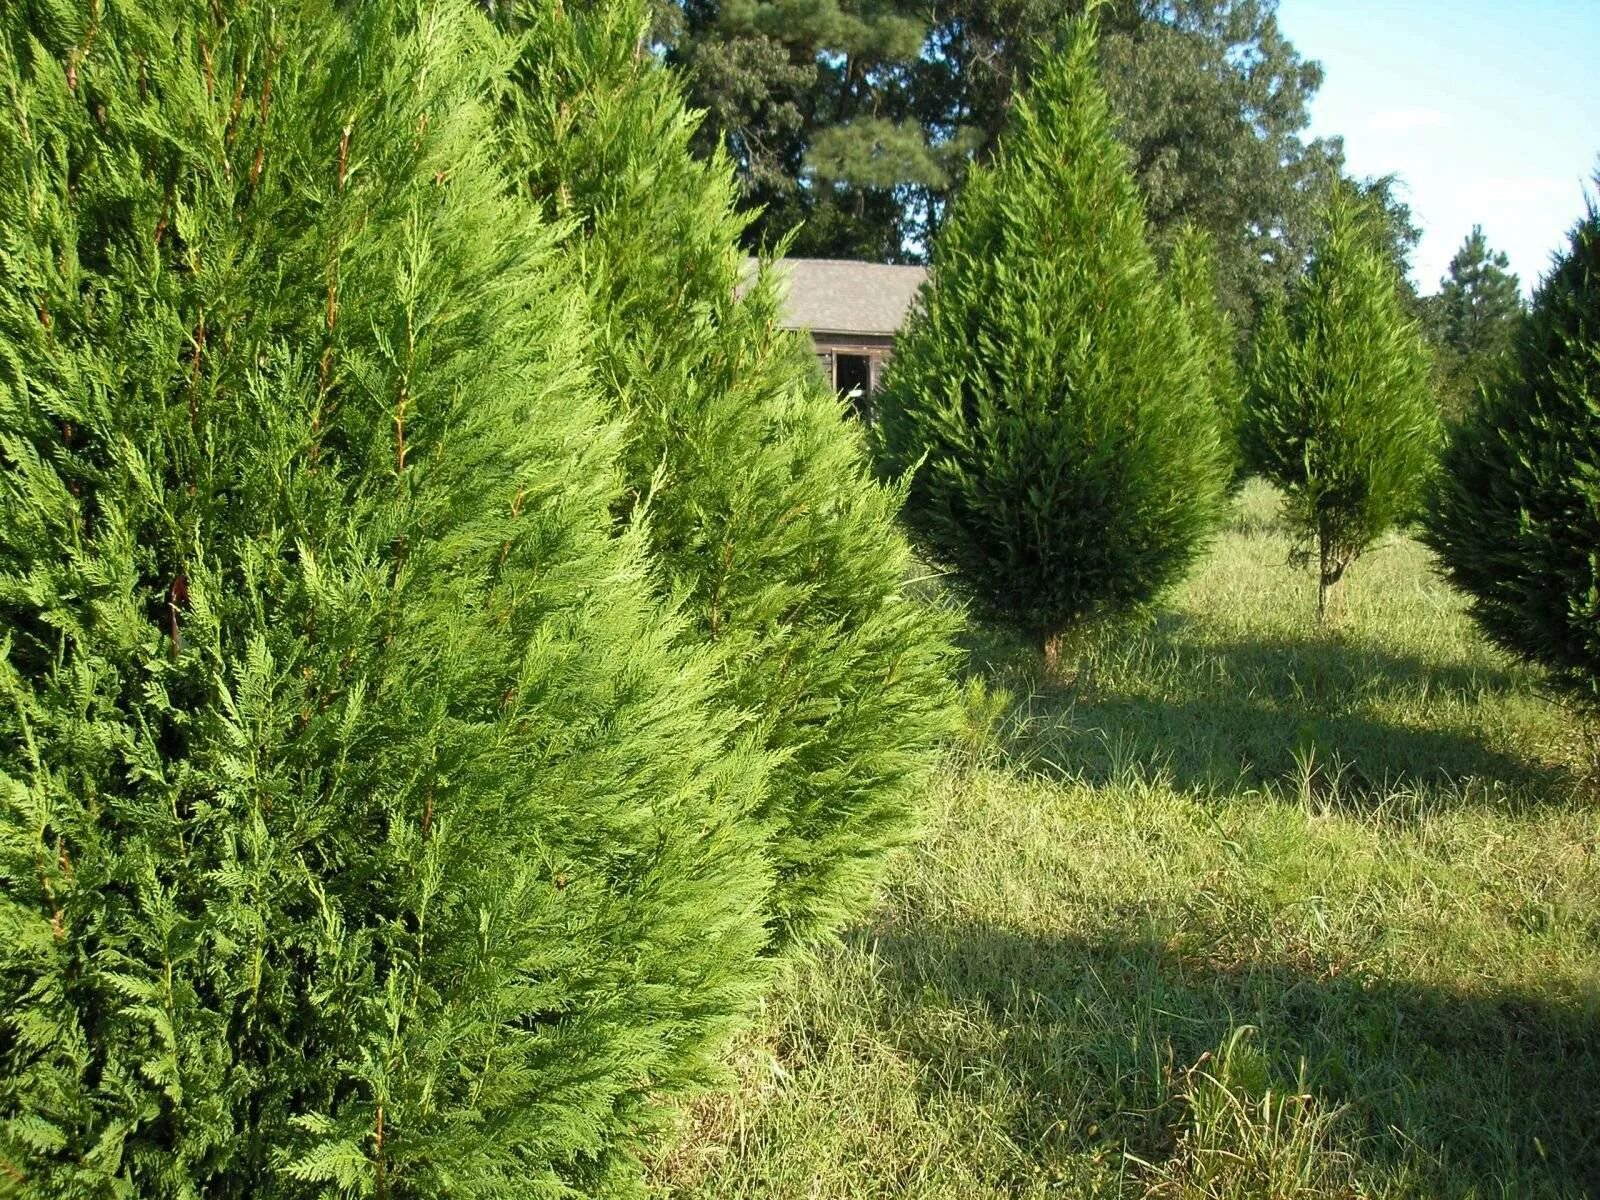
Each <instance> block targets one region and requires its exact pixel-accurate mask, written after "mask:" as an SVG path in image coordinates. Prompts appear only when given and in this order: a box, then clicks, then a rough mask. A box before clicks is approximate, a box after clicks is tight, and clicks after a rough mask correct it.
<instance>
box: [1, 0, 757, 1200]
mask: <svg viewBox="0 0 1600 1200" xmlns="http://www.w3.org/2000/svg"><path fill="white" fill-rule="evenodd" d="M505 65H506V64H505V63H504V62H503V61H502V56H501V53H500V43H499V42H498V40H497V39H495V38H494V37H493V36H492V33H491V31H490V30H489V29H488V27H487V25H486V24H485V23H483V22H482V20H481V18H479V17H477V16H476V15H475V14H474V13H473V12H472V11H471V10H470V9H468V8H466V7H465V6H464V5H461V4H458V3H453V2H449V0H375V2H373V3H368V4H363V5H361V6H359V8H354V7H350V6H339V7H337V8H336V7H335V6H334V5H332V4H331V3H330V4H322V3H318V2H317V0H307V2H305V3H301V4H294V5H283V6H272V5H264V4H246V3H243V2H242V0H241V2H238V3H234V2H232V0H206V2H204V3H201V2H199V0H195V2H193V3H190V2H187V0H147V2H145V3H142V4H141V3H135V2H133V0H126V2H122V3H117V4H104V5H86V6H36V5H26V6H12V7H10V8H7V9H6V10H5V12H4V14H3V15H0V96H3V97H4V99H3V101H0V103H3V104H4V106H5V118H4V120H0V247H3V250H0V1178H3V1179H4V1181H5V1182H4V1186H3V1187H0V1191H4V1192H5V1194H7V1195H16V1196H22V1197H29V1198H35V1197H37V1198H41V1200H42V1198H46V1197H48V1198H50V1200H73V1198H80V1197H81V1198H88V1197H107V1196H130V1197H132V1196H137V1197H141V1198H150V1200H169V1198H170V1200H177V1198H179V1197H196V1196H207V1197H218V1198H228V1197H238V1198H243V1197H252V1198H259V1197H265V1198H269V1200H270V1198H273V1197H291V1196H292V1197H304V1196H312V1195H318V1196H332V1195H339V1196H374V1197H390V1198H393V1200H400V1198H403V1197H415V1198H418V1200H420V1198H423V1197H430V1198H431V1197H438V1196H447V1195H448V1196H474V1197H507V1198H509V1197H527V1196H551V1197H555V1196H568V1195H571V1194H574V1192H577V1193H581V1194H596V1193H598V1192H603V1191H605V1190H606V1189H607V1188H609V1187H611V1186H613V1185H614V1184H618V1183H619V1181H620V1182H625V1181H626V1180H627V1178H628V1177H629V1171H628V1166H627V1162H626V1158H627V1154H626V1152H627V1149H628V1147H629V1145H630V1144H631V1142H632V1141H633V1140H634V1137H635V1133H634V1131H635V1130H636V1128H637V1127H638V1125H639V1122H640V1121H641V1120H642V1118H643V1117H644V1116H645V1115H646V1112H647V1110H648V1109H649V1107H650V1106H651V1105H653V1104H654V1103H656V1102H657V1099H658V1098H659V1097H661V1096H662V1095H670V1094H672V1093H673V1092H675V1091H679V1090H681V1089H682V1088H683V1087H684V1086H686V1085H687V1084H690V1083H692V1082H693V1081H695V1080H696V1079H697V1078H698V1077H699V1076H700V1075H701V1074H703V1072H704V1071H705V1069H706V1057H707V1054H708V1051H709V1050H710V1049H711V1048H712V1047H713V1046H715V1045H716V1043H717V1039H718V1038H719V1037H720V1036H721V1035H722V1034H723V1032H724V1031H725V1030H726V1028H727V1026H728V1025H729V1024H730V1022H731V1021H732V1020H734V1019H735V1018H736V1017H737V1015H738V1014H739V1013H740V1012H741V1011H742V1010H743V1009H744V1007H745V1006H746V1005H747V1004H748V1003H749V1002H750V1001H751V999H752V997H753V995H754V994H755V993H756V991H757V990H758V989H759V987H760V985H761V981H762V977H761V972H760V970H759V959H758V952H759V950H760V947H761V946H762V944H763V942H764V938H765V930H764V927H763V923H762V910H761V905H762V901H763V899H764V895H765V888H766V878H765V870H764V868H763V867H762V865H761V860H760V849H761V848H760V846H759V844H758V842H757V839H756V837H755V834H754V831H752V830H751V829H750V828H749V826H748V824H747V822H746V821H745V820H744V816H745V809H746V806H747V805H748V804H749V803H750V802H751V801H752V800H753V798H754V796H755V795H757V794H759V790H760V786H761V780H762V774H761V772H762V767H763V760H762V758H761V756H760V755H758V754H754V753H752V752H751V751H749V750H748V749H747V748H744V747H742V746H740V745H739V744H737V743H734V742H732V741H730V729H729V721H728V719H727V718H725V717H724V716H721V715H719V714H720V713H721V712H722V710H721V708H720V707H716V706H712V705H711V704H709V703H708V701H707V697H708V693H709V689H710V687H711V682H712V681H711V674H710V671H711V664H710V663H709V662H708V661H707V660H706V659H705V658H704V657H703V656H700V657H697V656H694V655H689V654H686V653H684V652H681V651H678V650H675V649H673V648H672V647H671V645H670V643H671V642H672V641H673V639H674V637H675V634H676V631H675V629H674V628H673V626H672V624H671V622H670V621H665V620H663V618H662V614H661V612H660V610H659V609H658V607H657V606H656V605H655V603H654V602H653V601H652V600H651V598H650V595H649V590H648V585H647V583H646V580H645V567H644V560H643V547H642V546H641V545H640V544H639V539H638V538H637V537H636V536H632V535H629V536H625V537H622V538H618V537H616V536H615V534H614V531H613V529H612V522H611V519H610V516H609V513H608V511H607V506H608V504H609V501H610V498H611V496H612V495H613V494H614V491H615V487H616V481H615V476H614V461H613V455H614V453H615V450H616V445H617V442H616V438H615V436H614V433H613V431H612V430H610V429H609V428H608V427H607V426H606V425H604V424H602V423H601V421H600V409H599V406H598V402H597V397H596V396H595V395H594V394H593V392H592V390H591V386H590V383H589V381H588V378H587V375H586V372H585V370H584V368H583V356H584V353H585V349H586V347H585V342H584V338H585V332H584V330H583V328H582V327H581V325H580V324H579V318H580V317H581V309H582V298H581V296H579V295H578V294H577V293H575V292H574V291H573V289H571V288H570V287H569V286H567V285H566V284H565V283H564V282H563V280H564V274H563V272H562V270H561V269H560V264H559V261H558V259H557V257H556V254H555V251H554V247H553V237H552V235H551V233H550V232H549V231H548V230H547V229H545V228H544V227H542V226H541V225H540V224H539V222H538V221H537V220H535V219H533V218H532V215H531V214H529V213H528V212H527V211H526V209H525V208H524V207H522V206H518V205H516V204H514V203H512V202H511V201H510V200H509V199H508V198H507V195H506V184H505V179H504V176H503V174H502V173H501V172H500V171H499V170H498V169H497V167H496V165H495V163H494V162H493V159H492V154H493V148H494V114H493V113H492V112H490V111H488V110H487V108H486V106H485V105H484V104H483V103H482V100H481V97H483V96H484V95H485V94H487V93H488V92H489V91H490V90H491V89H492V88H493V87H494V86H495V84H496V79H497V76H498V72H499V71H501V70H503V69H504V67H505Z"/></svg>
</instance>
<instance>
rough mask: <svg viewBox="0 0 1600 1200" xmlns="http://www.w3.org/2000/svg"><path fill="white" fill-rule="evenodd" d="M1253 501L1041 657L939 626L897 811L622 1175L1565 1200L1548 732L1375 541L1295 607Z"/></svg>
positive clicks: (694, 1186)
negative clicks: (959, 637) (1048, 675)
mask: <svg viewBox="0 0 1600 1200" xmlns="http://www.w3.org/2000/svg"><path fill="white" fill-rule="evenodd" d="M1272 513H1273V499H1272V496H1271V494H1270V492H1267V491H1266V490H1265V489H1263V488H1261V487H1259V486H1252V487H1250V488H1247V489H1246V491H1245V494H1244V495H1243V496H1242V497H1241V499H1240V503H1239V515H1238V518H1237V519H1236V521H1235V522H1234V523H1233V525H1232V526H1231V527H1230V528H1229V529H1228V530H1226V531H1225V532H1224V533H1223V535H1222V536H1221V537H1220V538H1219V540H1218V542H1217V545H1216V546H1215V547H1214V549H1213V551H1212V553H1211V555H1210V557H1209V558H1208V559H1207V561H1206V562H1205V563H1204V564H1203V566H1202V567H1201V569H1199V570H1198V571H1197V572H1196V574H1195V576H1194V578H1193V579H1191V580H1190V581H1189V582H1188V584H1186V585H1185V587H1184V588H1182V589H1181V590H1180V591H1179V593H1178V594H1177V595H1176V596H1175V597H1173V599H1172V602H1171V603H1170V605H1169V606H1168V607H1167V608H1166V609H1164V610H1163V611H1162V612H1161V613H1160V614H1158V615H1157V616H1155V617H1153V618H1151V619H1150V620H1149V621H1147V622H1146V623H1145V624H1144V625H1142V626H1140V627H1138V628H1135V629H1132V630H1123V631H1120V632H1118V633H1115V634H1103V635H1101V636H1100V637H1098V638H1096V639H1089V640H1086V641H1085V642H1084V644H1083V645H1082V646H1081V647H1080V648H1079V658H1078V663H1077V669H1076V670H1075V671H1074V672H1073V673H1072V674H1071V677H1070V678H1069V679H1068V681H1067V682H1066V683H1064V684H1052V685H1048V686H1047V685H1046V684H1045V683H1044V682H1043V681H1042V679H1041V678H1040V675H1039V672H1038V670H1037V662H1036V659H1035V657H1034V651H1032V650H1031V649H1030V648H1027V647H1022V646H1019V645H1017V644H1015V643H1013V642H1011V641H1009V640H1008V639H1007V638H1005V637H1004V636H1003V635H1000V634H997V633H995V632H993V631H977V633H975V643H976V645H975V651H976V653H975V656H974V657H975V662H976V663H977V666H976V668H975V670H974V677H973V679H972V680H971V681H969V684H968V692H967V711H968V723H969V727H970V728H969V736H968V737H967V739H966V740H965V741H964V742H963V743H962V744H961V745H960V746H959V747H958V748H957V750H956V751H955V752H953V753H952V755H951V759H950V762H949V765H948V766H947V768H946V770H945V771H944V773H943V774H942V776H941V778H940V779H939V781H938V784H937V786H936V787H935V788H934V789H933V792H932V794H931V795H930V797H929V801H928V804H929V832H928V836H927V838H926V839H925V841H924V842H923V844H922V846H921V847H920V848H919V849H918V850H916V851H915V852H912V853H909V854H908V855H907V856H906V857H905V859H903V860H902V862H901V863H900V864H899V865H898V866H897V868H896V869H895V870H894V871H892V872H891V873H890V882H889V885H888V886H887V888H886V891H885V895H884V898H883V901H882V903H881V904H880V906H879V908H878V909H877V911H876V912H875V913H874V914H873V915H872V917H871V918H870V919H869V920H867V921H865V922H864V923H863V924H862V925H861V926H860V927H859V928H857V929H855V930H852V931H850V932H849V933H848V934H847V935H846V936H845V937H844V938H843V939H842V941H841V942H840V943H838V944H836V945H833V946H830V947H826V948H824V949H822V950H819V951H818V952H816V953H815V954H813V955H812V956H811V957H809V958H807V959H805V960H804V961H802V962H800V963H798V964H796V965H795V966H794V967H793V969H792V970H791V971H790V972H789V974H788V975H787V976H786V978H785V979H784V980H783V982H782V983H781V985H780V986H779V987H778V989H777V990H776V991H775V992H774V994H773V995H772V996H771V997H770V998H769V1001H768V1008H767V1011H766V1012H765V1014H764V1017H763V1020H762V1021H761V1023H760V1026H759V1028H758V1029H757V1030H756V1031H754V1032H753V1033H752V1034H751V1036H750V1037H749V1038H747V1039H746V1041H745V1042H744V1043H743V1044H742V1045H741V1046H740V1047H739V1051H738V1058H737V1062H736V1066H737V1071H738V1077H739V1085H738V1088H737V1090H734V1091H731V1092H729V1093H727V1094H725V1095H721V1096H717V1097H711V1098H709V1099H707V1100H706V1101H705V1102H703V1103H702V1105H701V1106H700V1107H699V1108H697V1109H696V1110H694V1111H693V1112H690V1113H686V1114H685V1116H684V1122H683V1127H682V1129H681V1130H680V1133H679V1136H678V1137H677V1139H676V1141H675V1142H674V1144H673V1146H672V1147H671V1149H670V1150H669V1151H668V1152H667V1153H666V1154H665V1156H664V1157H663V1158H661V1159H660V1160H659V1161H658V1162H657V1163H656V1165H655V1170H654V1172H653V1183H654V1186H655V1187H656V1188H657V1189H658V1191H659V1192H660V1193H661V1194H662V1195H682V1196H692V1197H698V1198H702V1200H722V1198H732V1197H749V1198H752V1200H754V1198H755V1197H763V1198H765V1197H773V1198H778V1200H782V1198H787V1197H794V1198H796V1200H798V1198H800V1197H806V1198H808V1200H810V1198H817V1200H821V1198H826V1197H838V1198H840V1200H843V1198H845V1197H864V1196H888V1195H893V1196H910V1197H925V1198H930V1200H931V1198H934V1197H949V1198H952V1200H954V1198H957V1197H962V1198H965V1197H975V1198H983V1197H1001V1196H1006V1197H1045V1196H1055V1197H1059V1196H1072V1197H1077V1196H1085V1197H1094V1196H1107V1197H1119V1198H1135V1197H1162V1198H1179V1197H1181V1198H1186V1200H1187V1198H1200V1197H1262V1198H1267V1197H1273V1198H1277V1197H1292V1196H1306V1197H1310V1196H1396V1197H1398V1196H1415V1197H1424V1196H1450V1197H1463V1198H1465V1197H1468V1196H1473V1197H1479V1198H1485V1200H1486V1198H1488V1197H1543V1196H1551V1197H1557V1196H1559V1197H1581V1196H1590V1195H1600V818H1597V815H1596V808H1595V801H1594V797H1593V793H1592V792H1591V791H1587V790H1585V789H1584V788H1582V787H1580V786H1579V779H1580V776H1581V773H1582V770H1583V763H1582V762H1581V760H1580V752H1579V749H1578V748H1579V747H1580V746H1581V744H1582V743H1581V742H1580V740H1579V738H1578V736H1577V733H1576V729H1575V726H1574V724H1573V722H1572V720H1571V718H1570V716H1569V715H1568V714H1567V713H1565V712H1563V711H1562V710H1561V709H1559V708H1558V707H1556V706H1554V705H1552V704H1551V703H1549V702H1548V701H1547V700H1546V699H1544V698H1543V697H1542V696H1541V695H1540V692H1539V680H1538V678H1537V677H1536V676H1534V675H1533V674H1531V673H1530V672H1528V671H1526V670H1524V669H1523V668H1520V667H1518V666H1516V665H1514V664H1512V663H1510V662H1508V661H1507V660H1505V659H1504V658H1502V657H1501V656H1500V655H1498V654H1496V653H1495V652H1494V651H1492V650H1491V649H1490V648H1488V647H1487V646H1485V645H1484V644H1483V643H1482V642H1481V641H1480V640H1479V639H1478V637H1477V636H1476V634H1475V633H1474V631H1473V629H1472V627H1471V625H1470V623H1469V622H1468V621H1467V620H1466V619H1465V616H1464V614H1463V609H1462V605H1461V603H1460V601H1459V599H1458V598H1456V597H1455V596H1453V595H1452V594H1451V593H1450V592H1449V591H1448V590H1447V589H1445V588H1444V587H1443V586H1442V585H1441V584H1440V583H1439V582H1438V581H1437V579H1436V578H1435V577H1434V576H1433V575H1432V574H1431V572H1430V571H1429V570H1428V564H1427V560H1426V556H1425V553H1424V552H1423V551H1422V550H1421V548H1420V547H1418V546H1417V545H1416V544H1415V543H1413V542H1411V541H1409V540H1407V539H1405V538H1401V537H1396V538H1394V539H1391V540H1390V541H1389V542H1388V543H1386V544H1385V546H1384V547H1382V548H1380V549H1379V550H1378V551H1376V552H1374V553H1373V554H1372V555H1370V556H1369V557H1368V558H1366V559H1363V560H1362V561H1361V562H1360V563H1358V564H1357V567H1356V569H1355V573H1354V575H1353V577H1352V581H1351V584H1350V585H1349V590H1350V593H1351V594H1350V617H1349V622H1348V624H1347V625H1346V626H1345V627H1344V628H1343V629H1342V630H1341V631H1339V633H1338V634H1337V635H1327V634H1323V633H1321V632H1319V631H1317V630H1316V629H1315V628H1314V627H1313V619H1314V604H1315V597H1314V594H1313V588H1312V584H1311V581H1310V580H1309V578H1308V577H1307V576H1306V575H1304V574H1303V573H1297V572H1294V571H1292V570H1291V569H1290V568H1289V567H1288V566H1287V557H1288V551H1289V545H1288V542H1287V540H1286V539H1285V538H1284V537H1283V535H1282V533H1281V531H1280V530H1279V529H1278V527H1277V525H1276V523H1275V521H1274V519H1273V516H1272Z"/></svg>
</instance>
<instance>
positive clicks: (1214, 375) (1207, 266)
mask: <svg viewBox="0 0 1600 1200" xmlns="http://www.w3.org/2000/svg"><path fill="white" fill-rule="evenodd" d="M1212 243H1213V239H1212V238H1211V235H1210V234H1208V233H1206V232H1205V231H1204V230H1203V229H1200V228H1198V227H1197V226H1194V225H1185V226H1184V227H1183V228H1182V229H1180V230H1179V231H1178V237H1177V240H1176V241H1175V242H1174V243H1173V247H1172V258H1171V261H1169V262H1168V264H1167V282H1168V284H1169V286H1170V287H1171V288H1172V294H1173V298H1174V299H1175V300H1176V301H1177V302H1178V306H1179V308H1181V309H1182V310H1183V312H1184V315H1185V316H1186V317H1188V319H1189V328H1190V329H1191V330H1192V331H1193V333H1194V337H1195V349H1196V352H1197V353H1198V354H1199V356H1200V363H1201V368H1202V373H1203V375H1204V377H1205V380H1206V390H1207V392H1208V393H1209V395H1210V397H1211V403H1212V406H1213V407H1214V409H1215V411H1216V414H1217V422H1218V426H1219V428H1220V430H1221V437H1222V444H1223V448H1224V450H1225V451H1226V452H1227V454H1228V457H1229V460H1230V462H1231V463H1232V465H1233V482H1234V487H1235V489H1237V487H1238V486H1239V485H1240V484H1242V483H1243V482H1244V476H1245V470H1244V460H1243V457H1242V455H1241V454H1240V451H1239V423H1240V421H1241V420H1242V418H1243V414H1244V382H1243V380H1242V379H1241V378H1240V374H1239V360H1238V335H1237V331H1236V330H1235V328H1234V324H1233V321H1232V319H1231V318H1230V317H1229V316H1228V314H1227V313H1226V312H1224V311H1223V309H1222V306H1221V305H1220V304H1218V302H1217V265H1216V258H1215V256H1214V255H1213V252H1212Z"/></svg>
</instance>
